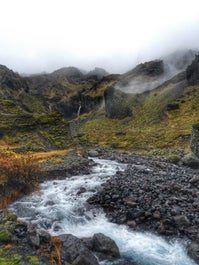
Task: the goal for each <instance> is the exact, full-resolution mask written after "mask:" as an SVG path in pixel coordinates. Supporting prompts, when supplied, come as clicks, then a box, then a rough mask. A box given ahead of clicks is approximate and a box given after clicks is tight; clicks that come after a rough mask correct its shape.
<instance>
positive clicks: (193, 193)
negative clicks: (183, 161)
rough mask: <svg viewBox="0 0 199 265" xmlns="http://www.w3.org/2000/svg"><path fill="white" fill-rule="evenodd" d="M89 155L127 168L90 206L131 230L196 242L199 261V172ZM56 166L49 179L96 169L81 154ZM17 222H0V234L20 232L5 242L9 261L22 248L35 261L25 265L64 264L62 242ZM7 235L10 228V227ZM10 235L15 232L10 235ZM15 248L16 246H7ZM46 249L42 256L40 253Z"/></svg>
mask: <svg viewBox="0 0 199 265" xmlns="http://www.w3.org/2000/svg"><path fill="white" fill-rule="evenodd" d="M88 154H89V155H97V156H99V157H100V158H106V159H110V160H116V161H118V162H121V163H125V164H127V165H128V166H127V169H126V170H125V171H124V172H121V171H118V172H117V173H116V175H115V174H114V176H112V177H110V178H109V180H108V181H107V182H105V183H103V184H102V185H101V187H99V189H97V190H98V191H97V193H96V194H95V195H94V196H92V197H91V198H89V200H88V202H89V203H90V204H92V205H94V206H95V207H98V206H100V207H103V209H104V210H105V212H106V215H107V217H108V219H109V220H110V221H111V222H115V223H118V224H125V225H127V226H128V227H129V228H130V229H132V231H151V232H155V233H159V234H162V235H164V236H166V237H169V238H171V237H173V236H175V237H182V238H184V239H189V240H191V241H192V242H194V243H193V244H195V245H193V247H196V251H195V250H193V249H192V250H189V251H190V255H191V256H192V257H194V259H195V260H196V262H198V260H197V247H198V245H197V244H198V212H199V211H198V206H197V202H198V171H195V170H191V169H188V168H184V167H178V166H176V165H173V164H170V163H167V162H165V161H163V160H158V159H152V158H147V157H141V156H137V155H133V154H118V153H114V152H104V150H103V151H101V150H100V151H99V152H89V153H88ZM72 161H73V162H72ZM51 162H52V161H48V162H47V163H46V164H44V168H45V169H46V172H48V174H46V176H45V180H48V179H60V178H61V179H63V178H65V176H67V177H70V176H73V175H78V174H88V173H89V172H90V171H91V167H92V166H93V165H94V163H93V162H92V160H89V159H87V158H83V157H81V156H77V155H76V154H75V155H74V157H73V160H71V158H70V159H69V160H64V157H62V163H57V164H54V165H53V166H52V163H51ZM50 172H51V173H50ZM61 172H62V174H60V173H61ZM43 181H44V179H43V180H42V182H43ZM84 192H86V188H85V187H84V183H82V186H81V187H80V189H79V193H84ZM49 203H50V202H49ZM2 216H3V214H2ZM15 221H16V220H14V221H11V220H6V221H5V219H4V221H3V219H1V225H2V226H1V227H0V228H1V229H3V227H4V228H5V225H6V226H7V225H8V224H9V222H11V223H12V224H15V225H16V228H17V229H16V228H14V230H13V227H12V229H11V230H12V231H14V234H15V236H14V237H13V238H12V236H10V235H9V237H8V240H7V241H6V240H5V238H4V240H3V241H1V247H0V248H1V250H2V253H4V256H5V257H6V255H7V256H9V255H10V253H15V254H16V253H20V255H21V254H22V251H20V249H22V248H24V250H25V251H27V252H26V256H28V257H29V256H30V257H32V261H34V262H35V263H30V262H29V261H27V260H25V259H23V264H25V265H26V264H28V265H29V264H47V261H48V262H49V260H51V262H54V263H51V264H61V263H59V262H60V260H59V255H58V253H57V252H56V251H57V245H60V241H59V240H58V241H56V240H57V239H56V240H55V241H56V242H54V243H53V240H52V239H51V237H50V235H48V234H46V233H44V234H43V233H42V234H39V233H38V232H36V230H34V229H33V230H31V228H30V227H27V226H26V225H23V224H18V223H17V224H16V223H15ZM7 222H8V223H7ZM14 227H15V226H14ZM7 230H9V229H8V228H6V231H7ZM1 231H2V230H1ZM4 232H5V231H4ZM8 232H9V233H10V230H9V231H8ZM9 233H8V234H9ZM0 234H1V233H0ZM11 235H12V233H11ZM24 235H25V237H24ZM13 239H14V240H13ZM9 240H10V241H9ZM2 242H3V243H2ZM30 242H31V243H30ZM38 242H39V243H38ZM10 244H12V247H10V248H8V247H6V246H8V245H10ZM53 244H54V245H53ZM42 249H43V253H41V250H42ZM5 253H7V254H5ZM27 253H28V254H27ZM44 253H45V255H43V254H44ZM52 253H53V254H52ZM41 254H42V255H41ZM24 255H25V253H24ZM52 256H54V258H52ZM33 257H34V258H33ZM29 259H30V258H29ZM7 261H8V260H7ZM20 262H21V261H20ZM2 264H3V263H2ZM6 264H9V263H8V262H7V263H6ZM11 264H20V263H11ZM21 264H22V263H21ZM118 264H120V263H118ZM121 264H122V263H121ZM123 264H125V263H123ZM132 264H134V263H132Z"/></svg>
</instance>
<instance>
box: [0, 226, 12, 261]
mask: <svg viewBox="0 0 199 265" xmlns="http://www.w3.org/2000/svg"><path fill="white" fill-rule="evenodd" d="M11 238H12V237H11V234H10V233H9V231H8V230H7V229H6V228H5V227H3V226H0V243H9V242H10V241H11ZM0 264H1V263H0Z"/></svg>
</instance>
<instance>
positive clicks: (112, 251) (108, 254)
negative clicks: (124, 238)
mask: <svg viewBox="0 0 199 265" xmlns="http://www.w3.org/2000/svg"><path fill="white" fill-rule="evenodd" d="M93 250H94V251H95V252H96V253H97V256H98V257H99V259H100V260H114V259H117V258H120V252H119V249H118V246H117V245H116V243H115V242H114V241H113V240H112V239H111V238H110V237H107V236H105V235H104V234H102V233H97V234H94V236H93Z"/></svg>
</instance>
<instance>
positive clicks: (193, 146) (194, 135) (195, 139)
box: [190, 123, 199, 163]
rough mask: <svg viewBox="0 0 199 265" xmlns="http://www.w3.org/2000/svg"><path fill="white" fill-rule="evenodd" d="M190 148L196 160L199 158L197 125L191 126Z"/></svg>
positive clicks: (198, 126) (198, 130) (198, 125)
mask: <svg viewBox="0 0 199 265" xmlns="http://www.w3.org/2000/svg"><path fill="white" fill-rule="evenodd" d="M190 147H191V151H192V152H193V153H194V155H196V156H197V158H199V124H198V123H197V124H194V125H193V126H192V134H191V142H190ZM197 162H198V161H197ZM198 163H199V162H198Z"/></svg>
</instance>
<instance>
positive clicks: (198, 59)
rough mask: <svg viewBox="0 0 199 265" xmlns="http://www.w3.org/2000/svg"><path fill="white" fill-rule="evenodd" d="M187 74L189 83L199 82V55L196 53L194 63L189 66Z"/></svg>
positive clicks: (192, 84) (196, 83)
mask: <svg viewBox="0 0 199 265" xmlns="http://www.w3.org/2000/svg"><path fill="white" fill-rule="evenodd" d="M186 76H187V81H188V84H189V85H191V86H194V85H198V84H199V55H196V56H195V59H194V60H193V62H192V64H191V65H189V66H188V67H187V70H186Z"/></svg>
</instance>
